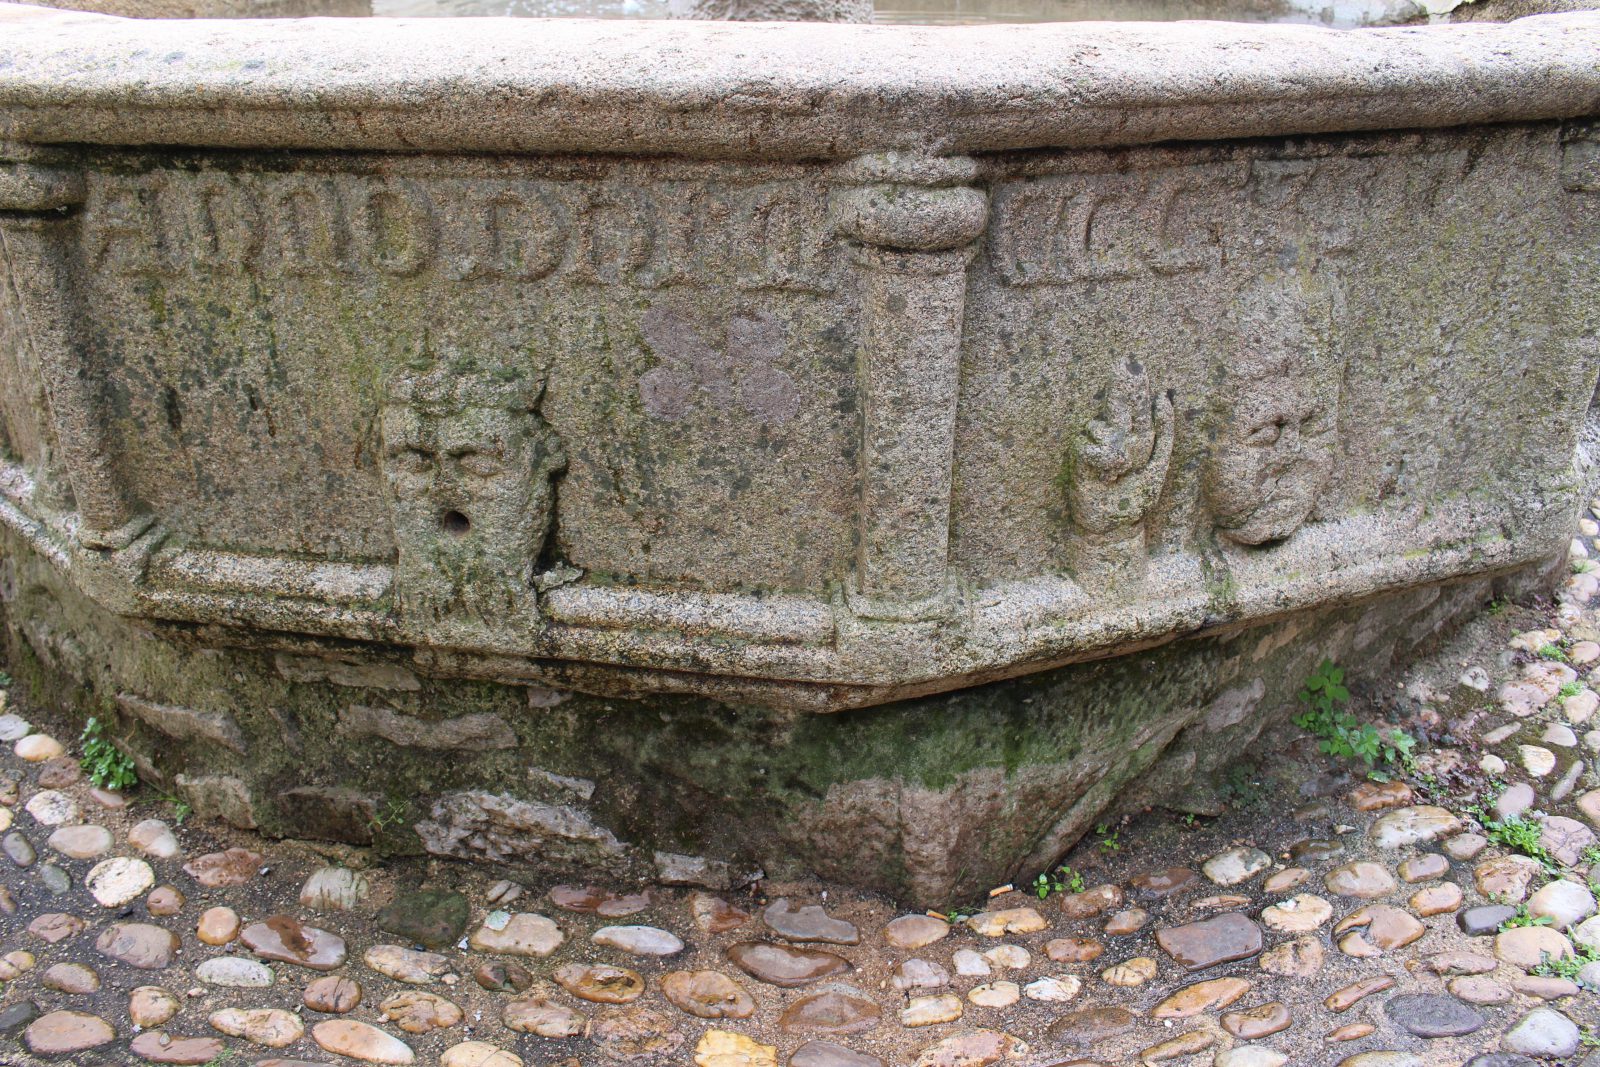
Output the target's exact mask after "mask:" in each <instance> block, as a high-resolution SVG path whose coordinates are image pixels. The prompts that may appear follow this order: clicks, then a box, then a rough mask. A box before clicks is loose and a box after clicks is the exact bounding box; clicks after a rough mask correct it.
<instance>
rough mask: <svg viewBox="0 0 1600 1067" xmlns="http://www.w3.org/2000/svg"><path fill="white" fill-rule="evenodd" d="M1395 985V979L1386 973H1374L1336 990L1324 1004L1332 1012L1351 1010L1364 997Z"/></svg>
mask: <svg viewBox="0 0 1600 1067" xmlns="http://www.w3.org/2000/svg"><path fill="white" fill-rule="evenodd" d="M1392 985H1394V979H1393V978H1390V977H1389V976H1388V975H1386V974H1379V975H1374V976H1373V977H1371V978H1363V979H1362V980H1361V981H1359V982H1352V983H1350V984H1349V985H1347V986H1345V987H1344V988H1343V989H1338V990H1335V991H1334V992H1333V993H1331V994H1329V996H1328V998H1327V999H1326V1000H1324V1001H1323V1002H1322V1003H1323V1006H1324V1007H1326V1008H1327V1009H1328V1010H1329V1011H1331V1012H1341V1011H1349V1010H1350V1009H1351V1008H1353V1007H1355V1006H1356V1004H1357V1003H1358V1002H1359V1001H1360V1000H1362V999H1363V998H1364V997H1370V996H1371V995H1372V994H1374V993H1381V992H1383V991H1384V990H1385V989H1388V988H1389V987H1390V986H1392Z"/></svg>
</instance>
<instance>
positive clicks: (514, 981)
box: [472, 960, 533, 993]
mask: <svg viewBox="0 0 1600 1067" xmlns="http://www.w3.org/2000/svg"><path fill="white" fill-rule="evenodd" d="M472 980H473V981H474V982H477V983H478V985H479V986H481V987H482V988H484V989H487V990H489V991H490V992H491V993H522V992H526V991H527V989H528V988H529V987H530V986H532V985H533V972H532V971H530V970H528V969H527V968H526V967H524V966H522V964H520V963H515V962H512V961H510V960H488V961H486V962H484V963H480V964H478V967H477V969H476V970H474V971H473V972H472Z"/></svg>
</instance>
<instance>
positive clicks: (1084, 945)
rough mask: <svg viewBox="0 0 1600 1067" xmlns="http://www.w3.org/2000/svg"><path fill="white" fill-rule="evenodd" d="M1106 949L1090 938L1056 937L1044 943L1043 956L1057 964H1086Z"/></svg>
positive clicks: (1098, 956) (1097, 957)
mask: <svg viewBox="0 0 1600 1067" xmlns="http://www.w3.org/2000/svg"><path fill="white" fill-rule="evenodd" d="M1105 950H1106V947H1105V946H1104V945H1102V944H1101V943H1100V942H1098V941H1096V940H1095V939H1094V938H1092V937H1058V938H1055V939H1054V940H1051V941H1047V942H1045V946H1044V954H1045V955H1046V956H1049V957H1050V958H1051V959H1052V960H1054V961H1055V962H1057V963H1088V962H1090V961H1091V960H1096V959H1099V958H1100V954H1101V953H1103V952H1105Z"/></svg>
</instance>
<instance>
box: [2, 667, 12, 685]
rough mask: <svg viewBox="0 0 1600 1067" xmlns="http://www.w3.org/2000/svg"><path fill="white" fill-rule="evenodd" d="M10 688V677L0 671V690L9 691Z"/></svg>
mask: <svg viewBox="0 0 1600 1067" xmlns="http://www.w3.org/2000/svg"><path fill="white" fill-rule="evenodd" d="M10 688H11V675H10V674H8V673H6V672H5V671H0V689H10Z"/></svg>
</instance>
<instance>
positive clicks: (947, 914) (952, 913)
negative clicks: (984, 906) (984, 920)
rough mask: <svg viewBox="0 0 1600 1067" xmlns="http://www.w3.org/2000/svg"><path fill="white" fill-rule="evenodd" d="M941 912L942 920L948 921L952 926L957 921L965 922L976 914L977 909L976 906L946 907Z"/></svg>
mask: <svg viewBox="0 0 1600 1067" xmlns="http://www.w3.org/2000/svg"><path fill="white" fill-rule="evenodd" d="M943 914H944V921H945V922H947V923H949V924H950V925H952V926H954V925H955V924H957V923H963V922H966V921H967V920H968V919H970V918H972V917H973V916H974V915H977V914H978V909H977V908H969V907H954V908H946V909H945V910H944V913H943Z"/></svg>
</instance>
